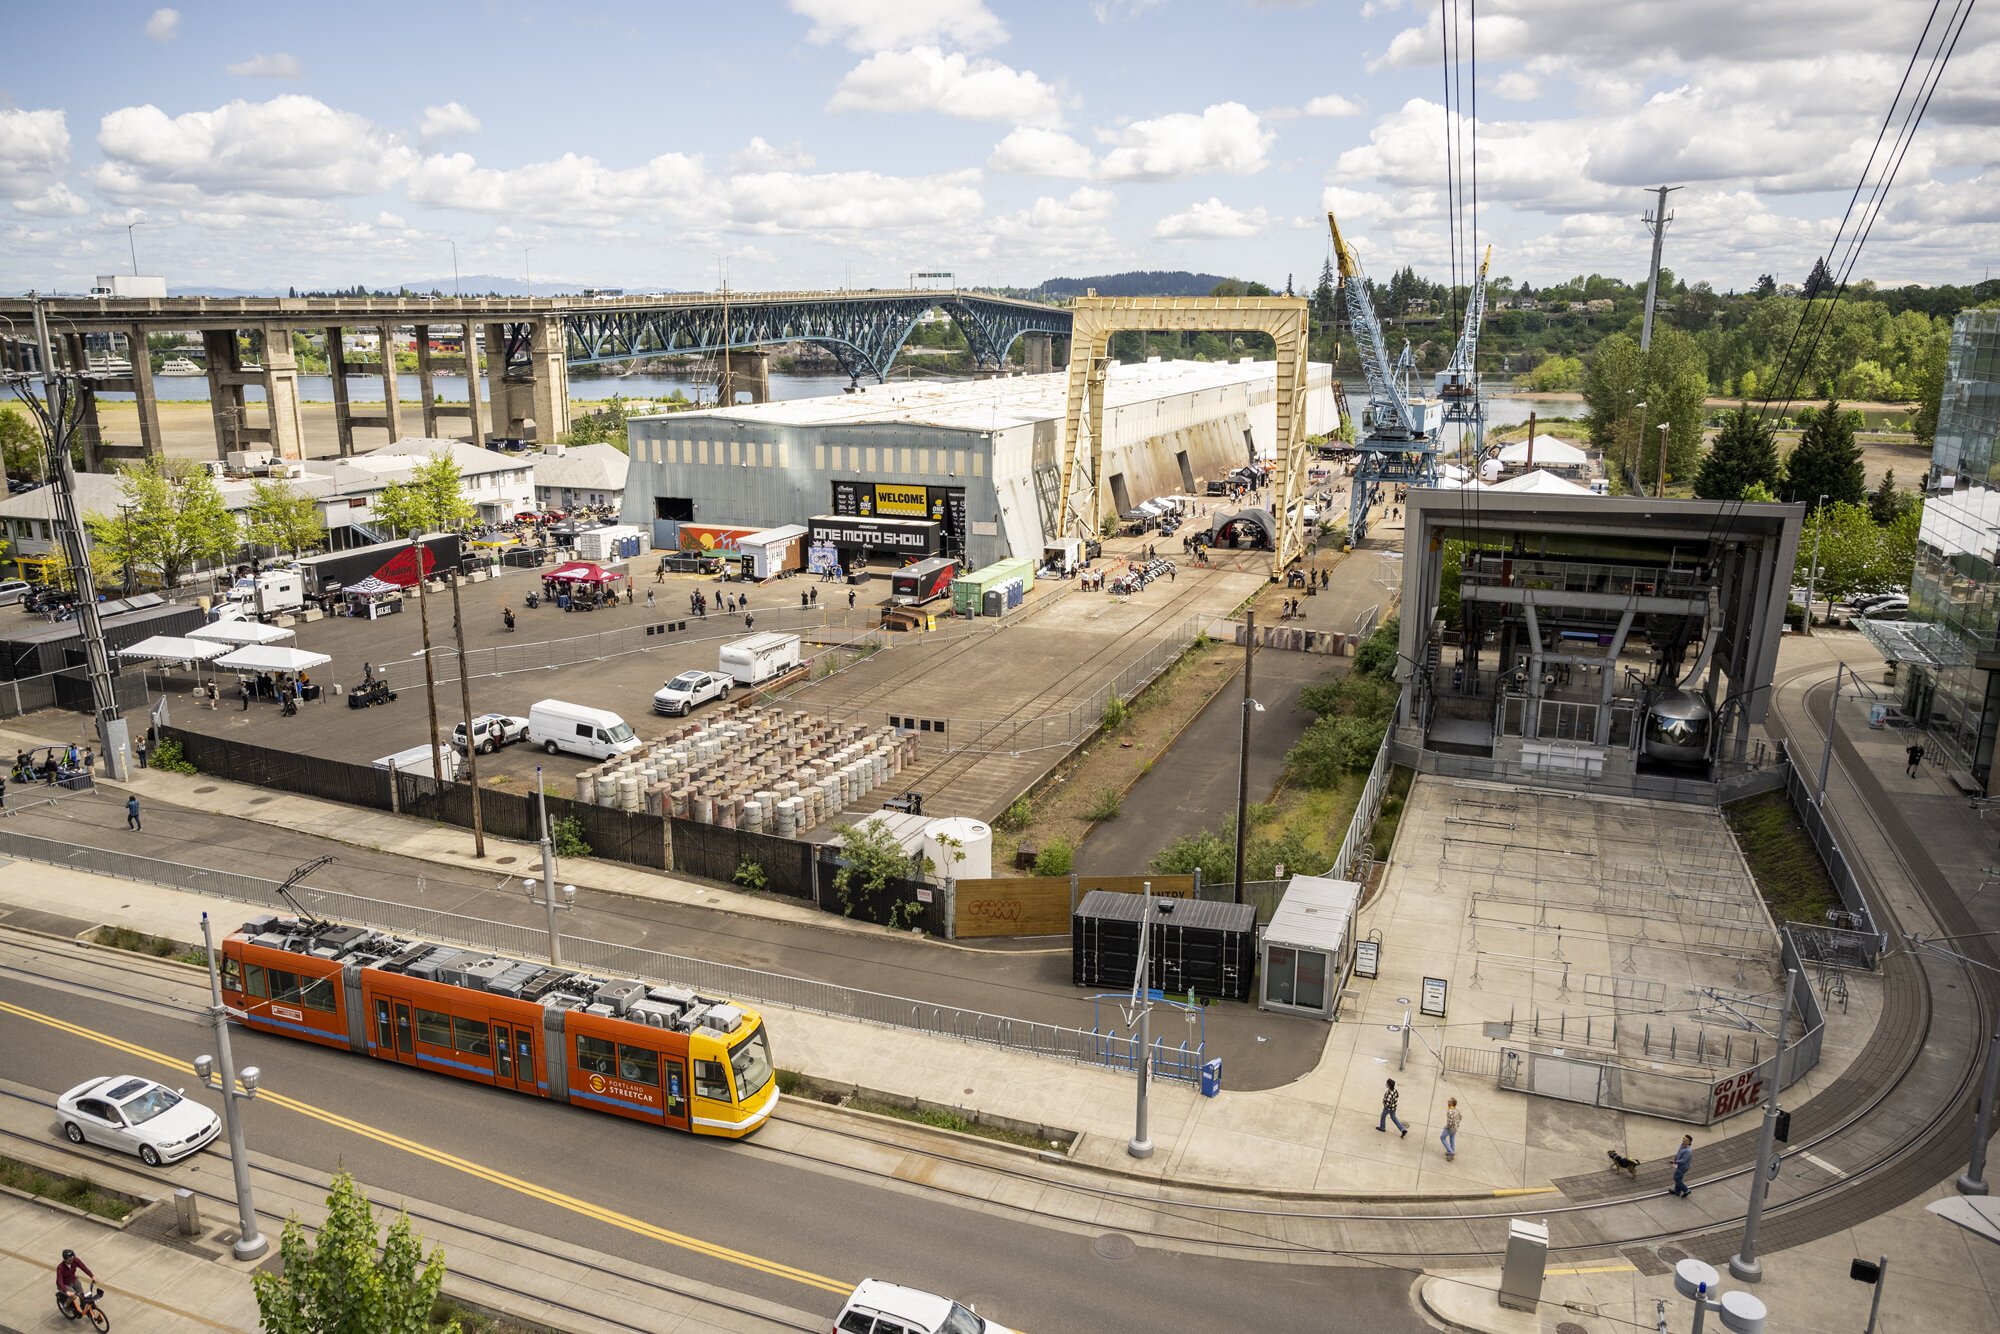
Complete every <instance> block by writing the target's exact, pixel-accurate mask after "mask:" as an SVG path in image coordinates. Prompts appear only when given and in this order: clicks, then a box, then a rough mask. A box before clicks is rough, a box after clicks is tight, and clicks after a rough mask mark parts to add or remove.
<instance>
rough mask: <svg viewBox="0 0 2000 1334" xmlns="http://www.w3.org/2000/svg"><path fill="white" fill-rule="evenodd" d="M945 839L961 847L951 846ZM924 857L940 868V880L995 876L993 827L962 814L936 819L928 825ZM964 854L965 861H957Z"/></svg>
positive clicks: (987, 878)
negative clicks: (948, 877) (947, 877)
mask: <svg viewBox="0 0 2000 1334" xmlns="http://www.w3.org/2000/svg"><path fill="white" fill-rule="evenodd" d="M945 839H951V840H953V841H955V842H956V843H957V844H958V845H959V846H958V847H956V848H953V847H947V846H946V845H945V843H944V840H945ZM924 856H926V857H928V858H930V859H931V863H932V864H933V865H935V866H936V867H937V875H938V878H939V879H943V878H944V877H945V876H947V875H949V876H950V877H951V878H952V879H953V880H991V879H992V878H993V830H992V828H991V827H990V826H988V825H986V824H984V823H983V822H981V821H979V820H974V819H970V818H968V817H966V816H962V815H954V816H948V817H947V818H945V819H942V820H933V821H931V823H929V824H927V825H925V826H924ZM961 856H962V857H963V858H964V860H963V861H959V860H955V858H957V857H961Z"/></svg>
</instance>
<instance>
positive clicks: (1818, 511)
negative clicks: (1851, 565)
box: [1806, 496, 1831, 787]
mask: <svg viewBox="0 0 2000 1334" xmlns="http://www.w3.org/2000/svg"><path fill="white" fill-rule="evenodd" d="M1829 499H1830V497H1828V496H1821V497H1820V498H1819V499H1818V500H1817V501H1815V502H1814V504H1813V554H1812V563H1811V564H1809V565H1807V566H1806V633H1807V634H1808V635H1810V634H1812V632H1813V629H1812V609H1813V584H1814V582H1815V581H1816V580H1817V579H1818V578H1819V530H1820V519H1821V517H1822V515H1823V514H1824V512H1825V509H1826V502H1827V501H1828V500H1829ZM1829 615H1831V613H1829ZM1820 786H1822V787H1824V786H1825V784H1824V783H1822V784H1821V785H1820Z"/></svg>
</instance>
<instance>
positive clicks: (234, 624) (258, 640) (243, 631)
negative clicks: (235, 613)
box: [188, 621, 293, 645]
mask: <svg viewBox="0 0 2000 1334" xmlns="http://www.w3.org/2000/svg"><path fill="white" fill-rule="evenodd" d="M188 638H189V639H206V640H209V641H211V642H213V643H217V644H223V645H228V644H276V643H279V642H280V641H282V640H286V639H291V638H293V634H292V632H291V631H290V630H287V629H285V628H283V627H282V626H276V625H265V624H264V623H263V622H261V621H211V622H209V623H208V624H207V625H202V626H197V627H195V628H194V629H192V630H190V631H188Z"/></svg>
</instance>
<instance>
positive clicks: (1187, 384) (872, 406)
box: [633, 360, 1331, 431]
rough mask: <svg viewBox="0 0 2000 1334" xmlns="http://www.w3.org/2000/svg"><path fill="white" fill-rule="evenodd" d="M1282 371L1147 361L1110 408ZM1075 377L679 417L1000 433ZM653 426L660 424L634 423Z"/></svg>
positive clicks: (1047, 403) (1263, 379)
mask: <svg viewBox="0 0 2000 1334" xmlns="http://www.w3.org/2000/svg"><path fill="white" fill-rule="evenodd" d="M1276 374H1277V363H1275V362H1270V361H1249V360H1244V361H1146V362H1141V363H1138V364H1135V365H1119V364H1114V365H1112V367H1111V369H1110V373H1109V375H1108V376H1107V379H1106V386H1105V403H1106V406H1108V407H1112V408H1117V407H1123V406H1125V405H1127V404H1133V403H1150V402H1153V401H1155V400H1158V399H1162V398H1171V397H1173V396H1175V395H1179V394H1193V393H1200V392H1202V391H1204V390H1215V389H1223V388H1229V387H1233V386H1237V385H1258V384H1263V385H1270V384H1273V383H1274V382H1275V379H1276ZM1330 374H1331V372H1330V370H1329V368H1328V367H1326V366H1324V365H1314V366H1312V367H1311V368H1310V372H1309V378H1310V379H1320V380H1324V379H1326V378H1328V377H1329V376H1330ZM1068 393H1069V377H1068V376H1067V375H1065V374H1061V373H1058V374H1054V375H1017V376H1012V377H1009V378H1007V379H1001V380H970V381H953V382H951V383H945V384H937V383H933V384H916V383H906V384H893V385H873V386H869V387H867V389H866V391H865V392H863V393H858V394H839V395H834V396H831V397H827V398H795V399H789V400H787V401H785V402H782V403H755V404H749V405H746V406H742V407H733V408H717V409H712V410H710V411H707V412H676V413H673V414H671V417H672V420H673V421H674V422H675V423H676V424H677V425H678V424H681V423H687V422H690V421H702V422H713V421H716V420H721V421H728V422H734V423H742V424H745V425H779V426H865V425H880V424H888V423H903V424H907V425H913V426H943V427H951V428H956V429H959V430H977V431H993V430H998V429H1001V428H1003V427H1009V426H1019V425H1023V424H1026V423H1030V422H1038V421H1051V420H1056V419H1059V418H1061V417H1062V415H1063V407H1064V402H1065V399H1066V398H1067V396H1068ZM633 420H635V421H653V420H659V418H645V417H640V418H634V419H633Z"/></svg>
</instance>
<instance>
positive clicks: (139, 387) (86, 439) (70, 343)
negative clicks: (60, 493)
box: [63, 325, 162, 472]
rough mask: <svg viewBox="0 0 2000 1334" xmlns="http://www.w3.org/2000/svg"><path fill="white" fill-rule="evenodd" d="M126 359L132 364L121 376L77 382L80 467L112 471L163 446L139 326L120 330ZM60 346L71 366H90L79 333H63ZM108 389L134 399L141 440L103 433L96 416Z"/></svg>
mask: <svg viewBox="0 0 2000 1334" xmlns="http://www.w3.org/2000/svg"><path fill="white" fill-rule="evenodd" d="M123 334H124V337H125V340H126V359H127V360H128V361H129V362H130V363H131V367H132V369H131V370H130V371H129V372H127V373H126V374H124V375H106V374H97V375H94V376H91V377H90V378H87V379H85V380H84V381H83V382H82V383H81V384H80V385H79V387H78V392H79V398H78V400H77V410H78V413H79V417H78V424H77V438H78V439H79V440H80V441H82V443H83V466H84V470H85V471H87V472H110V471H112V470H113V469H115V468H116V467H117V466H118V465H119V464H121V463H131V462H137V461H138V460H140V459H143V458H145V457H146V456H147V455H149V454H158V453H159V452H160V448H161V441H162V437H161V434H160V401H159V399H158V398H157V397H155V396H154V393H153V363H152V361H151V360H150V359H149V356H148V353H147V350H146V331H145V330H144V329H143V328H141V327H140V326H138V325H133V326H132V327H131V328H130V329H127V330H124V331H123ZM63 348H64V351H65V353H66V354H67V359H68V361H69V365H70V368H71V369H72V370H76V371H80V372H87V371H88V370H89V369H90V348H89V344H88V342H87V340H86V339H85V337H84V335H83V334H81V333H66V334H65V335H64V336H63ZM106 391H110V392H114V393H126V394H130V395H132V396H133V398H134V399H135V400H137V405H138V409H139V440H138V443H136V444H134V443H133V442H131V441H129V440H125V441H113V440H106V439H105V438H104V426H103V422H102V421H101V420H100V419H99V417H98V411H97V396H98V395H99V394H100V393H104V392H106Z"/></svg>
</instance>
